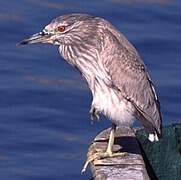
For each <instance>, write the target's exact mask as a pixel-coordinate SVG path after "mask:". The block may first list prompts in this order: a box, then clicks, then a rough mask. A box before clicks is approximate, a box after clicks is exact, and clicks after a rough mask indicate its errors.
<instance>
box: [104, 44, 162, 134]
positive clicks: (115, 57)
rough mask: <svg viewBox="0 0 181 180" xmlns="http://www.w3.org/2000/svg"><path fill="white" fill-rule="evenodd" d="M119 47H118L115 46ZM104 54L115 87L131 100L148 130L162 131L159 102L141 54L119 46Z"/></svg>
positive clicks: (106, 66)
mask: <svg viewBox="0 0 181 180" xmlns="http://www.w3.org/2000/svg"><path fill="white" fill-rule="evenodd" d="M116 48H117V49H116ZM116 48H113V49H112V50H111V54H110V55H106V57H104V65H105V69H106V71H107V73H108V74H109V76H110V79H111V83H112V86H113V87H114V88H116V89H118V90H119V91H120V93H121V94H122V96H123V97H124V98H125V99H127V100H128V101H130V102H131V103H132V105H133V106H134V107H135V109H136V111H137V112H136V117H137V118H139V119H140V120H141V121H142V123H143V125H144V126H145V128H146V129H147V130H148V131H149V132H155V130H156V132H158V133H159V134H160V133H161V132H160V131H161V130H160V126H161V114H160V105H159V101H158V98H157V95H156V93H155V89H154V86H153V83H152V82H151V80H150V77H149V75H148V72H147V70H146V67H145V65H144V63H143V61H142V60H141V59H140V57H139V56H138V55H137V54H135V53H132V52H130V51H129V50H128V49H126V48H125V47H123V46H122V47H121V46H119V48H118V47H117V46H116Z"/></svg>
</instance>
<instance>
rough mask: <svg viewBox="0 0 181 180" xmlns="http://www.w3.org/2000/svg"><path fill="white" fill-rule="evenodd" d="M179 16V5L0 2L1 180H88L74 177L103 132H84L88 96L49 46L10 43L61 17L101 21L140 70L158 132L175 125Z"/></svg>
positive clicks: (180, 90) (180, 88) (179, 92)
mask: <svg viewBox="0 0 181 180" xmlns="http://www.w3.org/2000/svg"><path fill="white" fill-rule="evenodd" d="M180 11H181V1H179V0H175V1H171V0H158V1H156V0H148V1H147V2H145V1H143V0H129V1H126V0H103V1H95V0H93V1H84V0H82V1H81V0H77V1H73V0H62V1H60V0H41V1H40V0H19V1H2V0H0V33H1V36H0V176H1V179H6V180H11V179H13V180H20V179H23V180H33V179H36V180H41V179H43V180H46V179H47V180H48V179H52V180H58V179H59V180H60V179H75V180H81V179H89V178H90V177H91V175H90V173H87V174H86V175H84V176H81V175H80V170H81V168H82V165H83V162H84V160H85V158H86V153H87V149H88V146H89V143H90V142H91V140H92V139H93V138H94V137H95V136H96V134H97V133H98V132H100V131H101V130H103V129H104V128H107V127H109V126H110V122H109V121H107V120H104V119H105V118H104V117H102V118H101V121H100V122H99V123H96V124H94V125H91V123H90V117H89V113H88V112H89V108H90V103H91V94H90V91H89V90H88V88H87V85H86V83H85V81H84V80H81V77H80V74H79V73H78V72H77V71H75V70H74V69H73V68H72V67H71V66H70V65H68V64H67V63H66V62H65V61H64V60H63V59H62V58H61V57H60V56H59V54H58V51H57V47H54V46H51V45H33V46H28V47H16V43H17V42H19V41H20V40H22V39H24V38H25V37H27V36H29V35H31V34H33V33H36V32H39V31H40V30H42V29H43V27H44V26H45V25H46V24H48V23H49V22H50V21H51V20H52V19H53V18H55V17H57V16H59V15H62V14H67V13H72V12H81V13H89V14H92V15H95V16H101V17H104V18H106V19H107V20H109V21H111V22H112V24H114V25H115V26H116V27H117V28H118V29H119V30H120V31H121V32H122V33H123V34H125V35H126V37H127V38H128V39H129V40H130V41H131V42H132V43H133V44H134V45H135V46H136V48H137V49H138V51H139V53H140V55H141V57H142V58H143V60H144V62H145V64H146V65H147V66H148V69H149V71H150V74H151V77H152V79H153V81H154V83H155V85H156V89H157V93H158V95H159V97H160V101H161V107H162V113H163V120H164V125H166V124H170V123H173V122H181V111H180V108H181V81H180V77H181V64H180V57H181V35H180V34H181V33H180V32H181V24H180V19H181V13H180ZM102 120H103V121H102Z"/></svg>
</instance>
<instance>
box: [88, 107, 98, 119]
mask: <svg viewBox="0 0 181 180" xmlns="http://www.w3.org/2000/svg"><path fill="white" fill-rule="evenodd" d="M90 114H91V120H92V121H98V120H99V112H98V111H97V109H96V108H94V107H92V108H91V110H90Z"/></svg>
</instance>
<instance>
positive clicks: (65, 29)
mask: <svg viewBox="0 0 181 180" xmlns="http://www.w3.org/2000/svg"><path fill="white" fill-rule="evenodd" d="M96 28H97V19H96V18H95V17H93V16H90V15H87V14H69V15H63V16H60V17H58V18H56V19H54V20H52V21H51V22H50V24H48V25H47V26H45V28H44V29H43V30H42V31H41V32H39V33H37V34H34V35H32V36H31V37H29V38H27V39H24V40H23V41H21V42H20V43H19V44H20V45H27V44H34V43H51V44H54V45H62V44H72V43H79V42H82V41H87V39H92V38H93V37H94V38H95V33H96Z"/></svg>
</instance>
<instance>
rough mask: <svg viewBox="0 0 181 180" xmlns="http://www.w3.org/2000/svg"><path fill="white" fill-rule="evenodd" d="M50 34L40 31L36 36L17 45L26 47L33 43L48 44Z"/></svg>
mask: <svg viewBox="0 0 181 180" xmlns="http://www.w3.org/2000/svg"><path fill="white" fill-rule="evenodd" d="M50 37H51V34H49V33H46V32H44V31H41V32H39V33H37V34H33V35H32V36H31V37H29V38H27V39H24V40H22V41H21V42H19V43H18V44H17V45H28V44H35V43H48V41H49V39H50Z"/></svg>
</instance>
